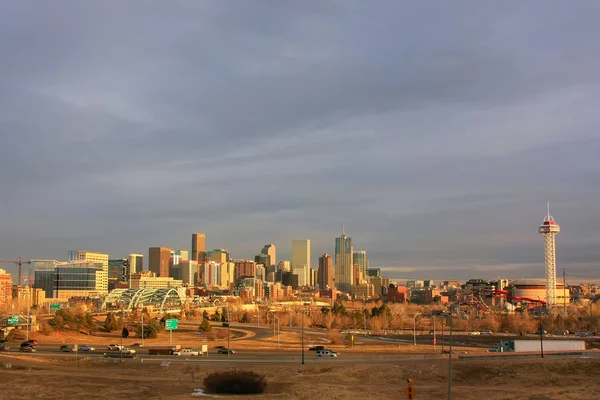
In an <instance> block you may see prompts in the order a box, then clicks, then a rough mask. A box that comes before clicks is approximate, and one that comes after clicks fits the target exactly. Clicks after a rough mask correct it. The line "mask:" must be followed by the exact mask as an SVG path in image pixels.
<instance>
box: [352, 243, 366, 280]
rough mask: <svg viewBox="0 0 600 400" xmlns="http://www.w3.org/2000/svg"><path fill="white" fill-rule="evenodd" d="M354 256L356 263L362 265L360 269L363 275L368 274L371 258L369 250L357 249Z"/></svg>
mask: <svg viewBox="0 0 600 400" xmlns="http://www.w3.org/2000/svg"><path fill="white" fill-rule="evenodd" d="M353 257H354V260H353V262H354V264H358V265H359V266H360V267H359V271H360V272H361V273H362V276H363V277H365V276H367V270H368V269H369V259H368V258H367V250H365V249H361V250H358V251H355V252H354V255H353ZM355 279H356V278H355ZM361 283H362V282H361Z"/></svg>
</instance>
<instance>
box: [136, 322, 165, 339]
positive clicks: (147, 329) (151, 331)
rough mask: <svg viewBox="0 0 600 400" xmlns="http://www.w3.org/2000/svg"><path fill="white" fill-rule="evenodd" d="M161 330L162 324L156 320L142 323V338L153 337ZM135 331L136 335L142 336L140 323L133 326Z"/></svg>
mask: <svg viewBox="0 0 600 400" xmlns="http://www.w3.org/2000/svg"><path fill="white" fill-rule="evenodd" d="M161 330H162V326H161V325H160V323H159V322H158V321H156V320H153V319H152V320H150V322H148V323H146V324H144V339H155V338H156V337H157V336H158V332H160V331H161ZM135 332H136V334H137V336H138V337H142V325H141V324H140V325H137V326H136V327H135Z"/></svg>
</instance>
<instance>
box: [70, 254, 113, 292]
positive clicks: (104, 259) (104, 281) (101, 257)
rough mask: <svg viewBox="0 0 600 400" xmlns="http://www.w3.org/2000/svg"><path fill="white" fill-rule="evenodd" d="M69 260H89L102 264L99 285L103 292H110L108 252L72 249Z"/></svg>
mask: <svg viewBox="0 0 600 400" xmlns="http://www.w3.org/2000/svg"><path fill="white" fill-rule="evenodd" d="M69 261H88V262H90V263H99V264H102V273H101V274H100V275H98V280H99V282H98V286H99V287H100V290H101V291H102V292H103V293H107V292H108V254H103V253H93V252H91V251H84V250H71V251H69Z"/></svg>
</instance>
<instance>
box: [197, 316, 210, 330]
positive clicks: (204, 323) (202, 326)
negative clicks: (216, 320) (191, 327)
mask: <svg viewBox="0 0 600 400" xmlns="http://www.w3.org/2000/svg"><path fill="white" fill-rule="evenodd" d="M199 329H200V330H201V331H202V332H210V331H212V325H211V324H210V322H208V320H207V319H205V320H203V321H202V323H201V324H200V327H199Z"/></svg>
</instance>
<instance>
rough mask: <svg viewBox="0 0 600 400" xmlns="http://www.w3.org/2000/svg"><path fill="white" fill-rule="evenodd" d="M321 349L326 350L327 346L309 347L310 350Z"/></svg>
mask: <svg viewBox="0 0 600 400" xmlns="http://www.w3.org/2000/svg"><path fill="white" fill-rule="evenodd" d="M319 350H325V346H310V347H309V348H308V351H319Z"/></svg>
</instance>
